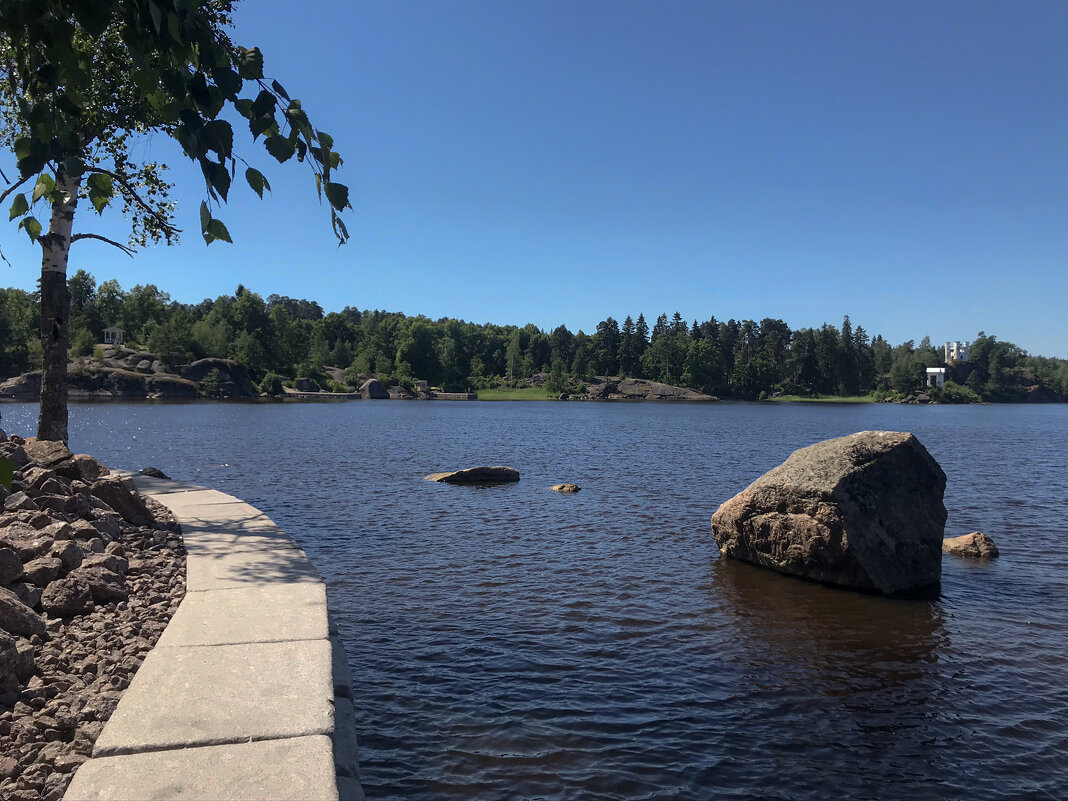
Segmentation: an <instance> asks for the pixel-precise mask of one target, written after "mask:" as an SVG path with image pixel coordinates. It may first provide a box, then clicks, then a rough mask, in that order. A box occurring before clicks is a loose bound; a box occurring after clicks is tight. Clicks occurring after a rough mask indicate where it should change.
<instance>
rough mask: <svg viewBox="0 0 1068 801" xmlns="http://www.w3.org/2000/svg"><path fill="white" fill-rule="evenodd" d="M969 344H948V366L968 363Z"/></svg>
mask: <svg viewBox="0 0 1068 801" xmlns="http://www.w3.org/2000/svg"><path fill="white" fill-rule="evenodd" d="M968 344H969V343H967V342H947V343H946V364H949V363H950V362H966V361H968Z"/></svg>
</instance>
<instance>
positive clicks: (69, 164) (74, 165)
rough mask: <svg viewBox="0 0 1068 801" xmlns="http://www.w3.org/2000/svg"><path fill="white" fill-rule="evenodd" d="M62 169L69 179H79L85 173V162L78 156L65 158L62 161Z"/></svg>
mask: <svg viewBox="0 0 1068 801" xmlns="http://www.w3.org/2000/svg"><path fill="white" fill-rule="evenodd" d="M63 169H64V171H66V173H67V175H69V176H70V177H71V178H81V177H82V174H83V173H84V172H85V162H84V161H82V159H81V157H79V156H67V157H66V158H65V159H63Z"/></svg>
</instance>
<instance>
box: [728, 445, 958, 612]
mask: <svg viewBox="0 0 1068 801" xmlns="http://www.w3.org/2000/svg"><path fill="white" fill-rule="evenodd" d="M945 487H946V476H945V473H943V472H942V469H941V468H940V467H939V466H938V463H937V462H936V461H935V460H934V459H933V458H932V457H931V455H930V454H929V453H928V452H927V450H926V448H924V447H923V445H921V444H920V442H919V440H917V439H916V438H915V437H914V436H913V435H912V434H908V433H902V432H895V431H863V432H861V433H859V434H852V435H850V436H848V437H840V438H838V439H830V440H826V441H824V442H819V443H816V444H815V445H811V446H809V447H807V448H802V449H800V450H798V451H795V452H794V453H793V454H791V456H790V458H788V459H787V460H786V461H785V462H783V464H781V465H779V466H778V467H776V468H775V469H774V470H772V471H770V472H768V473H765V474H764V475H763V476H761V477H760V478H758V479H757V480H756V481H754V482H753V483H752V484H750V485H749V487H748V488H746V489H745V490H743V491H742V492H740V493H739V494H738V495H735V496H734V497H733V498H731V499H730V500H729V501H727V502H725V503H724V504H723V505H722V506H720V507H719V510H718V511H717V512H716V513H715V515H713V517H712V533H713V536H714V537H715V540H716V544H717V545H719V547H720V550H722V552H723V554H724V555H725V556H730V557H733V558H735V559H740V560H741V561H744V562H751V563H753V564H757V565H761V566H763V567H768V568H771V569H772V570H776V571H778V572H780V573H785V574H788V575H794V576H801V577H803V578H808V579H813V580H815V581H820V582H823V583H826V584H833V585H837V586H841V587H847V588H851V589H857V590H862V591H865V592H874V593H880V594H884V595H926V594H930V593H932V592H934V591H936V590H937V588H938V585H939V583H940V581H941V570H942V535H943V531H944V528H945V523H946V508H945V506H944V505H943V503H942V495H943V493H944V491H945Z"/></svg>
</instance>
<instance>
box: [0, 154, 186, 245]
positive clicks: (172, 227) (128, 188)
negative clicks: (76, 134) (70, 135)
mask: <svg viewBox="0 0 1068 801" xmlns="http://www.w3.org/2000/svg"><path fill="white" fill-rule="evenodd" d="M85 171H86V172H98V173H100V174H101V175H108V176H110V177H111V179H112V180H113V181H118V182H119V184H121V185H122V188H123V189H125V190H126V192H127V194H128V195H129V196H130V197H131V198H133V199H134V202H136V203H137V205H138V206H140V207H141V208H142V209H144V210H145V211H146V212H148V213H149V214H150V215H152V217H154V218H155V220H156V222H158V223H159V224H160V226H161V227H162V228H164V229H166V230H167V231H169V232H170V233H172V234H180V233H181V232H182V229H181V228H178V227H177V226H175V225H172V224H171V223H169V222H167V218H166V217H164V216H163V215H162V214H160V213H159V212H158V211H156V210H155V209H154V208H152V207H151V206H150V205H148V203H146V202H145V201H144V200H143V199H142V198H141V196H140V195H139V194H137V190H136V189H134V188H133V186H131V185H130V182H129V181H127V180H126V179H125V178H123V177H122V176H121V175H118V174H116V173H114V172H112V171H111V170H105V169H104V168H103V167H86V168H85ZM0 200H2V198H0ZM79 236H88V234H79ZM100 238H101V237H97V239H100ZM72 241H73V240H72ZM112 244H114V242H113V243H112ZM119 247H122V246H121V245H120V246H119Z"/></svg>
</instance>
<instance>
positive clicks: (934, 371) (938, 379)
mask: <svg viewBox="0 0 1068 801" xmlns="http://www.w3.org/2000/svg"><path fill="white" fill-rule="evenodd" d="M958 344H959V343H958ZM946 347H947V348H948V347H949V345H946ZM945 384H946V368H945V367H928V368H927V386H929V387H938V388H939V389H941V388H942V387H944V386H945Z"/></svg>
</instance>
